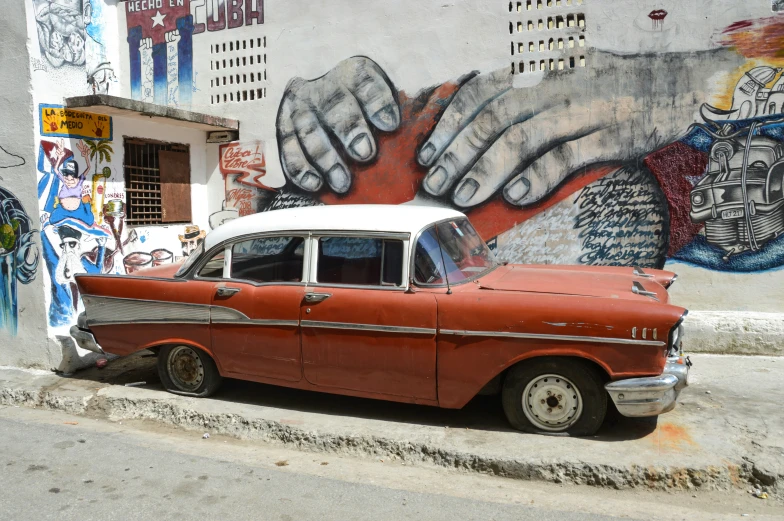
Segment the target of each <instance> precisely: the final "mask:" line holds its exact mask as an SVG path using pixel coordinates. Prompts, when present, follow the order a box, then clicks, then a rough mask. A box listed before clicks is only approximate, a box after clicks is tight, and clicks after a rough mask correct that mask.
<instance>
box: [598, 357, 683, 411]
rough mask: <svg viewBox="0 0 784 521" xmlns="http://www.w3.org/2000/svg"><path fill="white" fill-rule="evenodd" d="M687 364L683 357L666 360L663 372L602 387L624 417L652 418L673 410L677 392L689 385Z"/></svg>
mask: <svg viewBox="0 0 784 521" xmlns="http://www.w3.org/2000/svg"><path fill="white" fill-rule="evenodd" d="M690 366H691V362H690V361H689V360H688V358H684V357H683V356H673V357H670V358H668V359H667V364H666V365H665V367H664V372H663V373H662V374H660V375H659V376H652V377H648V378H627V379H625V380H618V381H615V382H610V383H608V384H607V385H605V386H604V388H605V389H606V390H607V392H608V393H610V397H611V398H612V400H613V402H614V403H615V406H616V407H617V408H618V412H620V413H621V414H622V415H624V416H629V417H641V416H656V415H659V414H663V413H665V412H668V411H671V410H672V409H674V408H675V400H676V399H677V398H678V394H680V392H681V390H682V389H683V388H684V387H686V386H688V385H689V367H690Z"/></svg>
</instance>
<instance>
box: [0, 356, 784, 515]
mask: <svg viewBox="0 0 784 521" xmlns="http://www.w3.org/2000/svg"><path fill="white" fill-rule="evenodd" d="M692 358H693V360H694V362H695V367H694V370H693V383H692V386H691V387H689V388H687V389H686V390H684V392H683V393H682V395H681V399H680V400H679V404H678V407H676V409H675V410H674V411H673V412H671V413H667V414H666V415H663V416H661V417H660V418H659V419H658V421H651V419H639V420H632V419H627V418H622V419H620V420H618V421H617V422H615V423H614V424H613V423H612V422H608V424H607V425H605V427H604V428H603V429H602V430H601V431H600V432H599V433H598V435H597V436H595V437H592V438H568V437H552V436H536V435H527V434H522V433H519V432H516V431H512V430H511V429H509V428H508V426H507V425H506V422H505V420H504V419H503V417H502V412H501V408H500V406H499V405H498V400H497V397H493V396H490V397H480V398H477V399H476V400H475V401H474V402H472V403H470V404H469V405H468V406H466V408H465V409H463V410H460V411H453V410H444V409H436V408H432V407H424V406H414V405H406V404H394V403H389V402H380V401H374V400H363V399H358V398H349V397H341V396H333V395H328V394H323V393H314V392H306V391H295V390H291V389H284V388H279V387H272V386H265V385H260V384H252V383H248V382H239V381H233V380H228V381H227V382H226V383H225V386H224V388H223V389H222V391H220V392H219V394H218V395H216V396H215V398H213V399H196V398H188V397H182V396H175V395H172V394H169V393H166V392H164V391H162V390H160V385H159V383H158V382H157V381H155V376H154V362H155V358H143V357H137V358H135V359H134V358H132V357H126V358H124V359H118V360H115V361H113V362H110V364H109V366H107V369H105V370H103V371H99V370H97V369H91V370H88V371H84V372H83V373H82V375H83V376H84V379H75V378H60V377H57V376H54V375H52V376H35V375H31V374H29V373H25V372H24V371H17V370H0V404H3V405H17V406H26V407H36V408H43V409H52V410H61V411H65V412H69V413H71V414H80V415H85V416H89V417H94V418H100V419H107V420H110V421H124V420H144V421H152V422H157V423H160V424H165V425H171V426H176V427H180V428H183V429H188V430H192V431H196V432H199V433H201V432H211V433H220V434H224V435H229V436H235V437H238V438H242V439H251V440H259V441H263V442H267V443H275V444H284V445H286V446H290V447H293V448H298V449H304V450H307V451H312V452H329V453H341V454H349V455H353V456H357V457H373V458H379V457H380V458H389V459H391V460H403V461H406V462H410V463H412V464H426V465H438V466H442V467H449V468H455V469H459V470H463V471H466V472H480V473H486V474H494V475H499V476H504V477H508V478H513V479H525V480H542V481H549V482H555V483H571V484H585V485H592V486H601V487H611V488H617V489H620V488H632V487H639V488H651V489H709V490H728V489H731V488H747V487H749V486H751V485H753V486H758V487H762V488H764V489H765V490H766V491H767V492H768V493H769V494H770V495H771V496H772V497H776V498H779V499H784V498H783V497H782V487H781V483H784V446H783V445H782V444H781V441H780V435H779V434H778V433H779V432H781V431H782V430H783V429H784V416H782V415H781V414H780V403H779V402H780V399H779V397H780V394H781V393H780V392H778V387H779V386H780V382H781V381H783V380H784V359H776V358H769V357H737V356H732V357H722V356H712V355H700V354H697V355H695V356H693V357H692ZM134 364H135V365H134ZM112 366H115V369H112ZM730 372H732V374H733V375H734V377H735V378H728V377H727V375H728V374H729V373H730ZM135 378H137V379H142V378H143V379H144V380H145V381H146V384H147V385H146V388H139V387H125V386H122V385H111V384H108V383H105V382H99V380H100V379H107V380H110V381H117V382H120V383H121V382H123V381H134V380H133V379H135ZM736 381H743V382H746V383H747V384H746V385H744V386H743V387H741V386H739V385H736ZM772 390H775V391H776V392H771V391H772ZM706 391H711V392H710V394H709V393H707V392H706ZM748 403H753V404H754V407H755V409H754V413H753V414H750V413H749V409H748V406H747V405H746V404H748Z"/></svg>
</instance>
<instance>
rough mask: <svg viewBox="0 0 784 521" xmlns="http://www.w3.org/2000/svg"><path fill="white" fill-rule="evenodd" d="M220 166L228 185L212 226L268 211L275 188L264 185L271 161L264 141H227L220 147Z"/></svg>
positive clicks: (213, 218) (211, 217) (215, 226)
mask: <svg viewBox="0 0 784 521" xmlns="http://www.w3.org/2000/svg"><path fill="white" fill-rule="evenodd" d="M219 153H220V158H219V161H218V167H219V169H220V172H221V175H222V176H223V182H224V186H225V199H224V201H223V205H222V208H221V211H219V212H215V213H214V214H212V215H211V216H210V228H211V229H214V228H217V227H218V226H220V225H221V224H223V223H224V222H226V221H229V220H231V219H235V218H237V217H241V216H244V215H251V214H254V213H257V212H260V211H262V210H264V209H265V208H266V207H267V205H268V204H269V201H270V200H271V199H272V197H273V195H274V192H275V190H274V189H273V188H270V187H268V186H266V185H265V184H264V180H263V178H264V176H266V175H267V163H266V159H265V157H264V143H262V142H261V141H250V142H247V143H238V142H234V143H226V144H223V145H221V146H220V147H219Z"/></svg>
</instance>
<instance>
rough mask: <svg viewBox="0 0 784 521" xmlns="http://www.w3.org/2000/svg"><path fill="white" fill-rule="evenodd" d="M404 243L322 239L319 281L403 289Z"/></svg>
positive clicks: (342, 238)
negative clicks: (401, 287)
mask: <svg viewBox="0 0 784 521" xmlns="http://www.w3.org/2000/svg"><path fill="white" fill-rule="evenodd" d="M403 262H404V261H403V241H401V240H397V239H371V238H366V237H321V238H319V240H318V269H317V272H316V281H317V282H320V283H327V284H350V285H357V286H402V285H403Z"/></svg>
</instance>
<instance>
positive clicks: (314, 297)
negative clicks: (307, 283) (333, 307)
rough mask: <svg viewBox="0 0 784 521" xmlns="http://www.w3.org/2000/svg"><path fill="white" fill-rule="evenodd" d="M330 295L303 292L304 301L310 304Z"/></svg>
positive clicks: (330, 294)
mask: <svg viewBox="0 0 784 521" xmlns="http://www.w3.org/2000/svg"><path fill="white" fill-rule="evenodd" d="M331 296H332V293H305V302H310V303H311V304H313V303H315V302H323V301H324V300H327V299H328V298H329V297H331Z"/></svg>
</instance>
